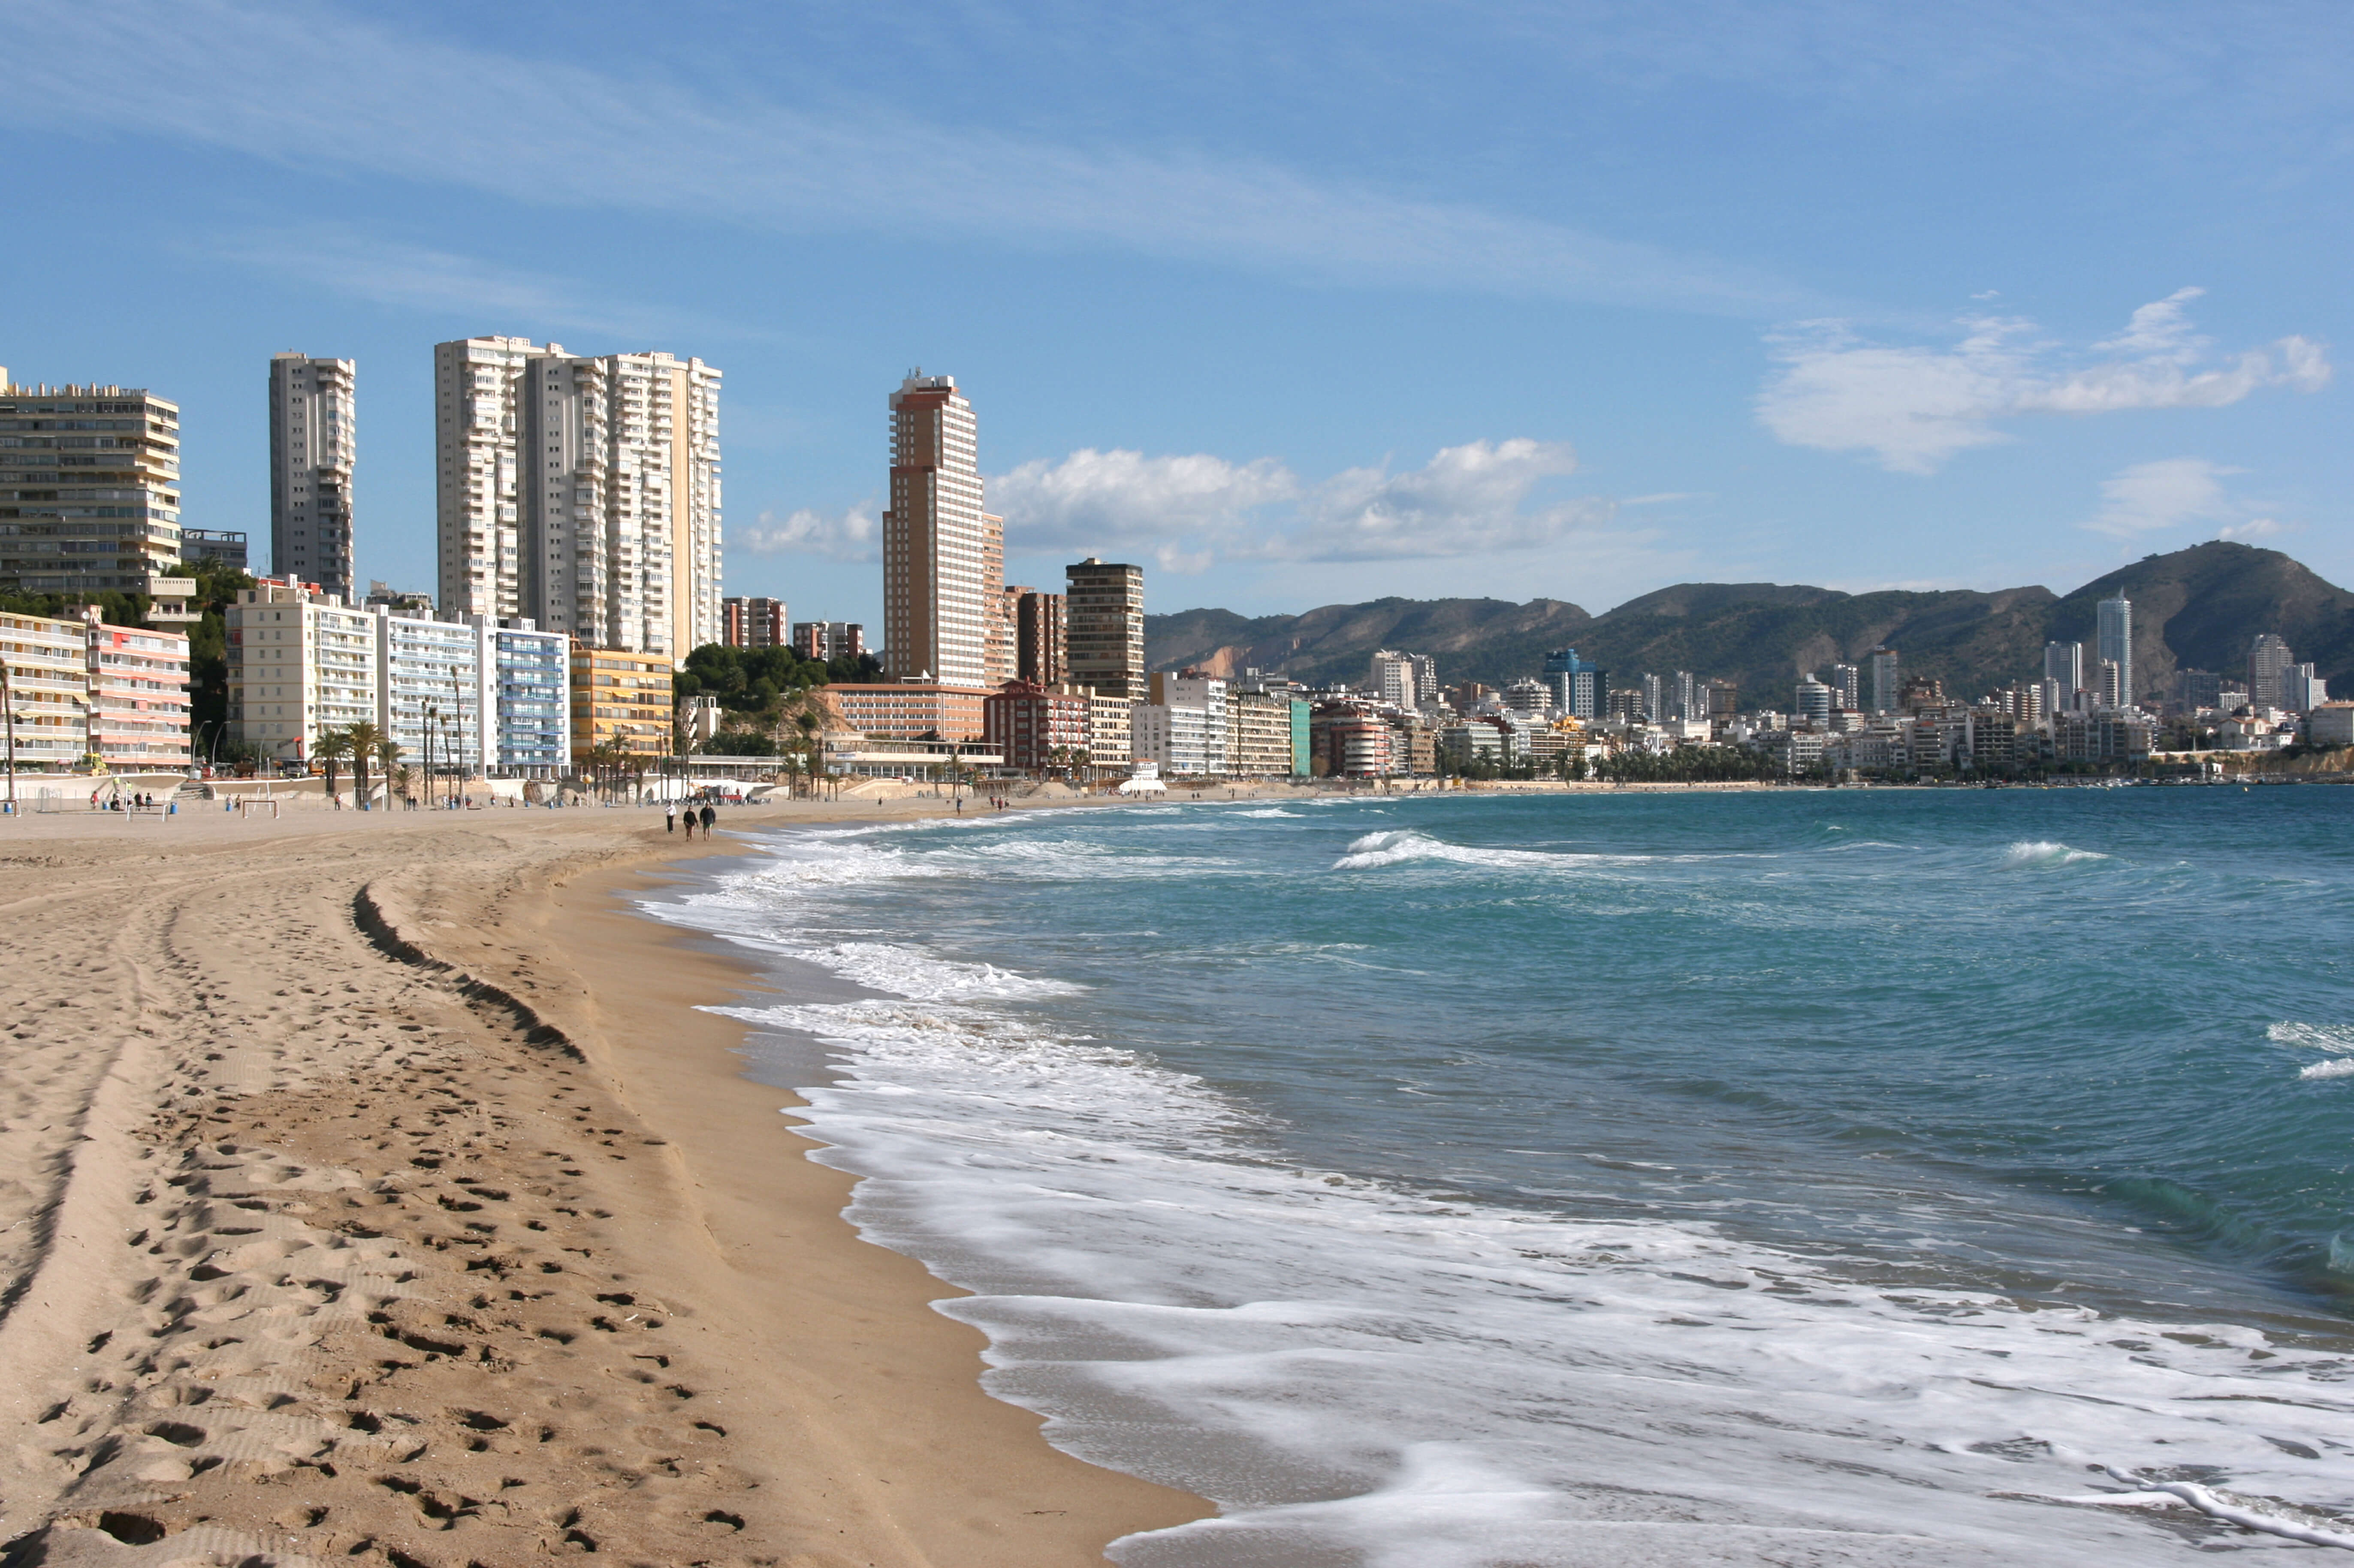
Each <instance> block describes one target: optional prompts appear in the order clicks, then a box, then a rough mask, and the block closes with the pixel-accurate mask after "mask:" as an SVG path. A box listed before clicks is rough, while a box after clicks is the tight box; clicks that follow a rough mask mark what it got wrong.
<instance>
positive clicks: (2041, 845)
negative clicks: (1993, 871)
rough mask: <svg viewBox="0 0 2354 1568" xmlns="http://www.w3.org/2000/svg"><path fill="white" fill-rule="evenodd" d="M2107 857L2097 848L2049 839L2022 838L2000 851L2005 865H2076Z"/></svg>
mask: <svg viewBox="0 0 2354 1568" xmlns="http://www.w3.org/2000/svg"><path fill="white" fill-rule="evenodd" d="M2108 858H2109V857H2108V856H2107V855H2105V854H2103V853H2100V852H2099V851H2098V850H2080V849H2071V848H2069V847H2068V846H2067V845H2066V844H2063V843H2055V842H2052V840H2050V839H2032V840H2022V841H2020V842H2017V843H2014V844H2012V845H2011V846H2010V847H2009V848H2008V849H2006V850H2004V851H2003V852H2002V861H2003V863H2004V864H2005V865H2076V864H2079V863H2083V862H2084V861H2088V860H2106V859H2108Z"/></svg>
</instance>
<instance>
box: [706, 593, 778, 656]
mask: <svg viewBox="0 0 2354 1568" xmlns="http://www.w3.org/2000/svg"><path fill="white" fill-rule="evenodd" d="M719 641H722V642H724V643H726V645H727V646H728V647H730V648H785V647H790V645H791V642H792V622H791V621H790V620H789V619H788V617H787V616H786V613H785V601H784V600H783V599H758V598H746V599H721V600H720V601H719ZM696 646H697V647H700V646H701V644H700V643H698V644H696ZM688 652H694V650H693V649H689V650H688Z"/></svg>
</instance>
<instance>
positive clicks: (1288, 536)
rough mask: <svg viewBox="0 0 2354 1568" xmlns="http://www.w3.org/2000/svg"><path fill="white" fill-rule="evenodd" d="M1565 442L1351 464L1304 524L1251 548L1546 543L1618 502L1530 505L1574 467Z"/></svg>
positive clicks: (1481, 549) (1394, 550) (1507, 444)
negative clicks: (1406, 463) (1399, 464)
mask: <svg viewBox="0 0 2354 1568" xmlns="http://www.w3.org/2000/svg"><path fill="white" fill-rule="evenodd" d="M1576 469H1577V454H1576V453H1575V452H1574V451H1573V450H1570V447H1569V445H1568V443H1567V442H1565V441H1537V440H1529V439H1528V438H1527V437H1525V436H1516V437H1513V438H1512V439H1511V440H1502V441H1484V440H1481V441H1471V442H1468V443H1466V444H1465V445H1463V446H1459V447H1446V448H1442V449H1441V450H1440V451H1439V453H1438V455H1437V456H1436V457H1434V458H1432V459H1431V460H1430V461H1429V462H1428V463H1427V464H1426V465H1424V466H1423V467H1421V468H1418V469H1415V470H1412V471H1408V472H1405V473H1392V472H1390V471H1389V469H1388V466H1387V465H1386V464H1384V465H1383V466H1381V467H1378V468H1352V469H1349V470H1347V471H1343V472H1341V473H1337V474H1334V475H1333V476H1332V477H1331V479H1329V480H1326V481H1325V482H1323V483H1322V484H1320V485H1319V486H1318V487H1317V489H1316V493H1315V494H1314V495H1313V496H1311V497H1310V499H1309V502H1308V504H1307V505H1306V507H1304V508H1303V512H1304V514H1305V516H1304V518H1303V520H1302V522H1303V525H1302V526H1300V527H1299V528H1297V529H1295V530H1292V531H1289V532H1288V533H1278V534H1276V535H1271V536H1270V537H1269V538H1268V539H1267V541H1266V543H1265V545H1264V546H1263V547H1262V548H1261V549H1260V550H1259V551H1258V552H1257V553H1258V554H1263V555H1268V556H1279V557H1285V558H1289V559H1295V560H1310V561H1368V560H1398V559H1405V558H1414V557H1421V556H1479V555H1486V554H1489V553H1490V552H1491V551H1497V550H1515V549H1525V548H1528V547H1529V546H1535V545H1544V544H1550V543H1552V542H1553V540H1555V539H1558V538H1559V537H1561V536H1562V535H1564V534H1566V533H1568V532H1570V531H1571V530H1573V529H1575V528H1582V527H1587V526H1592V525H1594V524H1601V523H1606V522H1608V521H1609V520H1610V518H1611V516H1612V515H1614V514H1615V512H1616V508H1615V507H1614V506H1613V505H1612V503H1609V502H1607V501H1604V500H1601V499H1598V498H1591V497H1588V498H1581V499H1578V500H1573V501H1564V502H1559V503H1554V504H1553V505H1550V506H1540V507H1536V508H1534V509H1531V508H1529V507H1528V505H1527V502H1528V498H1529V492H1530V491H1531V490H1532V489H1534V488H1535V487H1536V485H1537V484H1538V483H1539V482H1541V481H1543V480H1547V479H1557V478H1561V477H1563V476H1564V475H1567V474H1570V473H1574V472H1575V471H1576Z"/></svg>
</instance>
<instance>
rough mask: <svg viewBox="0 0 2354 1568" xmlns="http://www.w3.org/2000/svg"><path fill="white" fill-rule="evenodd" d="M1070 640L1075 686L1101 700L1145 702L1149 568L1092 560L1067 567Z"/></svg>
mask: <svg viewBox="0 0 2354 1568" xmlns="http://www.w3.org/2000/svg"><path fill="white" fill-rule="evenodd" d="M1063 578H1064V583H1065V586H1066V588H1067V589H1068V590H1069V591H1068V592H1066V594H1065V595H1064V624H1065V628H1066V630H1065V633H1064V636H1065V641H1066V643H1067V645H1068V647H1069V649H1070V670H1071V676H1070V678H1071V682H1072V683H1073V684H1074V685H1080V686H1093V687H1094V688H1095V689H1096V692H1097V694H1098V695H1100V696H1105V697H1116V698H1119V699H1121V700H1123V701H1126V702H1131V703H1140V702H1142V701H1143V700H1144V697H1145V691H1146V682H1145V672H1144V568H1143V567H1134V566H1127V565H1123V564H1121V563H1119V562H1115V561H1104V560H1099V559H1097V557H1096V556H1088V557H1087V559H1086V560H1084V561H1080V562H1078V563H1076V565H1073V566H1068V567H1064V568H1063Z"/></svg>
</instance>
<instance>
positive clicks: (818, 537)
mask: <svg viewBox="0 0 2354 1568" xmlns="http://www.w3.org/2000/svg"><path fill="white" fill-rule="evenodd" d="M881 544H882V530H881V528H880V526H879V525H878V524H876V522H875V512H874V503H871V502H861V503H859V504H858V505H856V506H853V507H851V508H850V509H849V510H848V511H846V512H836V513H823V512H817V511H812V510H811V508H809V507H806V506H804V507H801V508H800V509H798V510H796V511H794V512H792V513H790V514H788V515H787V516H785V517H784V518H783V519H782V520H779V518H778V516H777V514H775V513H774V512H763V513H761V514H760V520H759V521H758V523H755V524H752V525H751V526H750V527H748V528H743V527H737V528H730V529H729V530H727V546H728V548H730V549H737V550H749V551H750V552H751V553H752V554H754V555H756V556H783V555H803V556H824V557H825V558H826V559H828V560H833V561H871V560H874V559H875V558H876V556H878V555H879V554H880V546H881Z"/></svg>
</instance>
